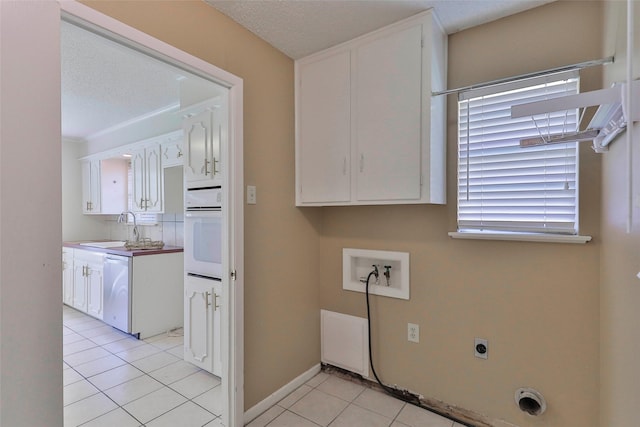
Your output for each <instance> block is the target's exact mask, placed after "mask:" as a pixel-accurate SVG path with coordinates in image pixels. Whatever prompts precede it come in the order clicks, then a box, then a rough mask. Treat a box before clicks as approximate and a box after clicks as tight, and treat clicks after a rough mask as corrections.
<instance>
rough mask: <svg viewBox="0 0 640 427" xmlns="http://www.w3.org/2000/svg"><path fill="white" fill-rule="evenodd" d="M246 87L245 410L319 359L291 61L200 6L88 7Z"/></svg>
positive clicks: (313, 257) (311, 219)
mask: <svg viewBox="0 0 640 427" xmlns="http://www.w3.org/2000/svg"><path fill="white" fill-rule="evenodd" d="M86 4H88V5H89V6H91V7H92V8H94V9H97V10H99V11H101V12H103V13H105V14H107V15H110V16H112V17H114V18H116V19H118V20H120V21H122V22H124V23H126V24H128V25H131V26H133V27H135V28H137V29H139V30H141V31H144V32H146V33H148V34H150V35H152V36H153V37H156V38H158V39H160V40H163V41H165V42H167V43H169V44H171V45H173V46H175V47H177V48H179V49H182V50H184V51H186V52H188V53H190V54H192V55H195V56H197V57H200V58H202V59H203V60H205V61H207V62H210V63H212V64H214V65H216V66H218V67H220V68H222V69H224V70H227V71H229V72H231V73H233V74H235V75H237V76H239V77H241V78H242V79H244V123H245V127H244V138H245V139H244V147H245V150H244V158H245V163H244V178H245V183H246V184H248V185H255V186H257V190H258V204H257V205H255V206H254V205H250V206H246V207H245V266H246V269H245V367H244V369H245V372H244V373H245V407H246V408H250V407H251V406H253V405H254V404H256V403H257V402H259V401H261V400H262V399H264V398H266V397H267V396H268V395H269V394H271V393H273V392H274V391H275V390H277V389H278V388H280V387H281V386H283V385H285V384H286V383H288V382H289V381H291V380H292V379H293V378H295V377H296V376H298V375H300V374H301V373H303V372H305V371H306V370H308V369H309V368H311V367H312V366H313V365H314V364H316V363H318V361H319V354H320V347H319V346H320V344H319V335H320V332H319V328H320V327H319V305H318V289H317V272H318V268H319V267H318V250H319V247H318V237H317V236H318V227H319V222H320V221H319V220H320V216H319V214H320V212H318V211H301V210H298V209H296V208H295V207H294V124H293V123H294V113H293V61H292V60H291V59H289V58H288V57H286V56H285V55H284V54H282V53H280V52H278V51H277V50H276V49H274V48H273V47H271V46H270V45H269V44H267V43H266V42H264V41H262V40H261V39H259V38H258V37H256V36H254V35H253V34H251V33H250V32H248V31H247V30H245V29H243V28H242V27H240V26H239V25H238V24H236V23H235V22H233V21H231V20H230V19H228V18H227V17H225V16H224V15H222V14H220V13H219V12H217V11H216V10H215V9H214V8H212V7H211V6H208V5H207V4H206V3H204V2H202V1H174V2H166V1H145V2H121V1H113V2H108V1H98V2H86Z"/></svg>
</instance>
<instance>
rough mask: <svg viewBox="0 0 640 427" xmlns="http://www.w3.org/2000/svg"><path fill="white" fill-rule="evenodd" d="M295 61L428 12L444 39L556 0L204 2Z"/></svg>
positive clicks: (215, 0)
mask: <svg viewBox="0 0 640 427" xmlns="http://www.w3.org/2000/svg"><path fill="white" fill-rule="evenodd" d="M205 1H206V2H207V3H209V4H210V5H211V6H213V7H215V8H216V9H218V10H219V11H220V12H222V13H224V14H225V15H227V16H229V17H230V18H231V19H233V20H234V21H236V22H238V23H239V24H240V25H242V26H244V27H246V28H247V29H249V30H250V31H251V32H253V33H254V34H256V35H257V36H259V37H260V38H262V39H264V40H265V41H267V42H268V43H270V44H271V45H272V46H274V47H275V48H277V49H279V50H280V51H282V52H284V53H285V54H286V55H287V56H289V57H291V58H293V59H298V58H301V57H303V56H306V55H309V54H311V53H314V52H317V51H319V50H323V49H326V48H328V47H331V46H334V45H336V44H339V43H341V42H344V41H347V40H350V39H353V38H355V37H357V36H360V35H362V34H365V33H368V32H370V31H373V30H375V29H378V28H380V27H383V26H385V25H388V24H391V23H393V22H396V21H399V20H401V19H404V18H408V17H409V16H412V15H415V14H417V13H419V12H422V11H424V10H427V9H430V8H433V9H434V11H435V14H436V16H437V17H438V18H439V19H440V21H441V22H442V25H443V27H444V29H445V31H446V32H447V34H452V33H455V32H457V31H460V30H462V29H465V28H469V27H473V26H476V25H479V24H483V23H485V22H490V21H493V20H495V19H498V18H502V17H505V16H508V15H512V14H514V13H518V12H522V11H524V10H527V9H531V8H533V7H537V6H540V5H542V4H545V3H550V2H552V1H555V0H410V1H409V0H386V1H381V0H205Z"/></svg>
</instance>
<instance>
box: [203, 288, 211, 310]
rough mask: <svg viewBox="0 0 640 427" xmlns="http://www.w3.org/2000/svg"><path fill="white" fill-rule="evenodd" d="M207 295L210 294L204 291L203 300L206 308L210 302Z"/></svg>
mask: <svg viewBox="0 0 640 427" xmlns="http://www.w3.org/2000/svg"><path fill="white" fill-rule="evenodd" d="M209 295H211V294H210V293H209V292H205V293H204V300H205V301H206V304H207V305H206V306H205V307H206V308H209V306H210V305H211V303H210V302H209Z"/></svg>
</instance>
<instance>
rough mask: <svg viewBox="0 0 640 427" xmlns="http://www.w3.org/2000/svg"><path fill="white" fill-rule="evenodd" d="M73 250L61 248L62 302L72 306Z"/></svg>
mask: <svg viewBox="0 0 640 427" xmlns="http://www.w3.org/2000/svg"><path fill="white" fill-rule="evenodd" d="M73 274H74V273H73V249H72V248H62V302H63V303H64V304H67V305H70V306H73Z"/></svg>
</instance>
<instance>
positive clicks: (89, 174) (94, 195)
mask: <svg viewBox="0 0 640 427" xmlns="http://www.w3.org/2000/svg"><path fill="white" fill-rule="evenodd" d="M82 212H83V213H86V214H90V213H100V160H85V161H83V162H82Z"/></svg>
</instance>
